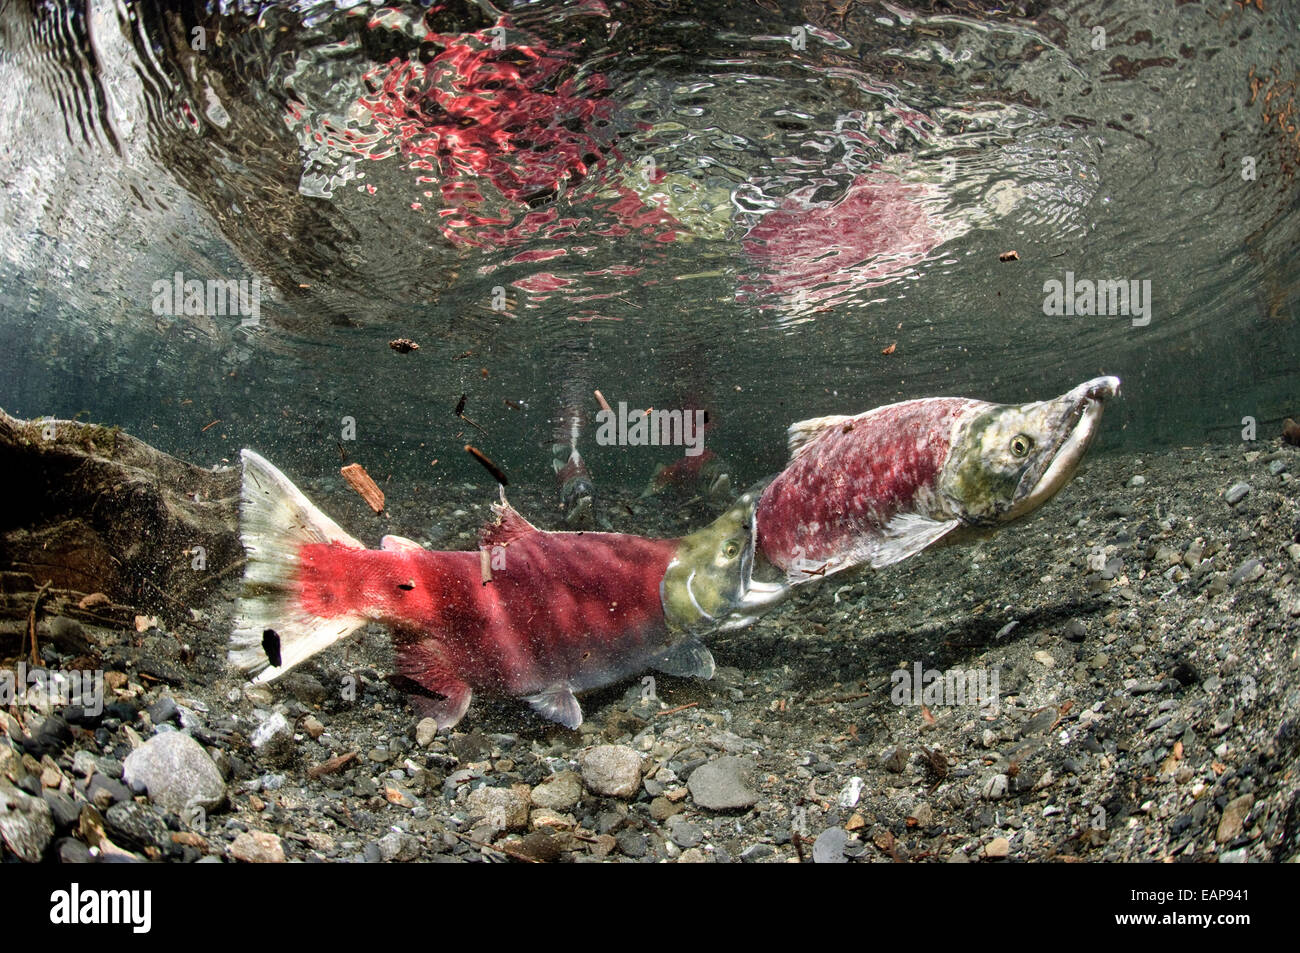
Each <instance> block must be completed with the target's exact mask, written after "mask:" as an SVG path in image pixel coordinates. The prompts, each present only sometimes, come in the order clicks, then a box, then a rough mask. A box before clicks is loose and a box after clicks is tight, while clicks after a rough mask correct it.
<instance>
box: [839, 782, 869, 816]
mask: <svg viewBox="0 0 1300 953" xmlns="http://www.w3.org/2000/svg"><path fill="white" fill-rule="evenodd" d="M863 783H864V782H863V780H862V779H861V778H859V777H857V776H856V775H855V776H854V777H851V778H849V780H848V783H847V784H845V785H844V787H843V788H842V789H841V790H840V796H839V798H838V803H839V805H840V807H842V808H844V809H845V810H846V811H848V810H852V809H853V808H855V807H857V806H858V801H859V800H860V799H861V797H862V786H863Z"/></svg>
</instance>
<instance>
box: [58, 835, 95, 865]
mask: <svg viewBox="0 0 1300 953" xmlns="http://www.w3.org/2000/svg"><path fill="white" fill-rule="evenodd" d="M56 850H57V852H58V856H59V863H61V864H93V863H94V862H95V858H94V856H92V855H91V853H90V848H89V847H87V846H86V845H85V844H83V843H82V842H81V841H79V840H77V839H76V838H75V837H64V838H62V839H60V840H59V842H58V844H57V845H56Z"/></svg>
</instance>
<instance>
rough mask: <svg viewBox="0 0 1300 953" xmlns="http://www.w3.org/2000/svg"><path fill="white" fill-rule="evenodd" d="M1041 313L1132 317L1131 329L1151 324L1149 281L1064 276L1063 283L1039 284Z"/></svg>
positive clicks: (1053, 280) (1069, 272)
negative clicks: (1041, 297)
mask: <svg viewBox="0 0 1300 953" xmlns="http://www.w3.org/2000/svg"><path fill="white" fill-rule="evenodd" d="M1043 291H1044V292H1046V294H1047V297H1046V298H1044V299H1043V314H1046V315H1049V316H1053V317H1059V316H1061V315H1066V316H1069V317H1073V316H1074V315H1078V314H1083V315H1087V314H1106V315H1110V316H1111V317H1118V316H1121V315H1122V316H1124V317H1129V316H1131V317H1132V318H1133V327H1135V328H1144V327H1146V326H1147V325H1148V324H1150V323H1151V279H1150V278H1145V279H1143V280H1142V281H1138V280H1136V279H1134V280H1132V281H1126V280H1124V279H1123V278H1113V279H1112V278H1100V279H1098V280H1097V281H1093V280H1092V279H1090V278H1079V279H1077V280H1076V279H1075V277H1074V272H1072V271H1067V272H1066V273H1065V281H1064V282H1060V281H1057V280H1056V279H1055V278H1052V279H1050V280H1048V281H1045V282H1043Z"/></svg>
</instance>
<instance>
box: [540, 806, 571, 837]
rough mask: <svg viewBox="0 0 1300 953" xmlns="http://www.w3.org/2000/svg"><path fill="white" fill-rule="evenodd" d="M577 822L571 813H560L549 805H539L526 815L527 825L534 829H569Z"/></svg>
mask: <svg viewBox="0 0 1300 953" xmlns="http://www.w3.org/2000/svg"><path fill="white" fill-rule="evenodd" d="M577 824H578V822H577V821H575V820H574V818H573V815H572V814H561V813H560V812H559V811H552V810H551V809H550V808H549V807H539V808H537V810H535V811H533V812H532V813H531V814H529V815H528V826H529V827H530V828H532V829H533V830H535V831H538V830H549V831H571V830H573V829H574V828H575V827H576V826H577Z"/></svg>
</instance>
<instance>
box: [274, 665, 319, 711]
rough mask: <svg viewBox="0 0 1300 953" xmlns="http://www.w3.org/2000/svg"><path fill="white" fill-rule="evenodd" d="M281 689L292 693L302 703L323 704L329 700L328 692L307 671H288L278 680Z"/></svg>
mask: <svg viewBox="0 0 1300 953" xmlns="http://www.w3.org/2000/svg"><path fill="white" fill-rule="evenodd" d="M279 685H280V688H281V690H283V691H286V692H288V693H289V694H291V695H293V697H294V698H296V699H298V701H300V702H302V703H303V704H304V705H323V704H325V702H326V701H328V700H329V692H328V691H327V690H326V688H325V686H324V685H322V684H321V683H320V679H318V678H317V677H316V676H315V675H312V674H310V673H308V672H302V671H297V672H289V673H288V674H287V675H284V676H281V678H280V680H279Z"/></svg>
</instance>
